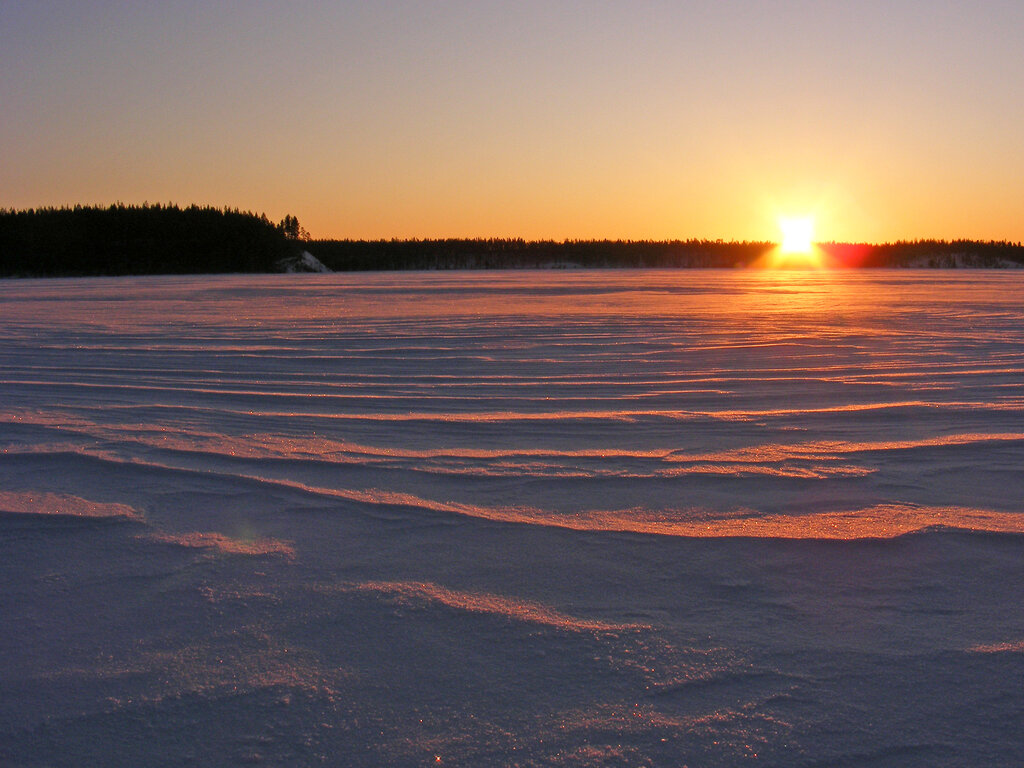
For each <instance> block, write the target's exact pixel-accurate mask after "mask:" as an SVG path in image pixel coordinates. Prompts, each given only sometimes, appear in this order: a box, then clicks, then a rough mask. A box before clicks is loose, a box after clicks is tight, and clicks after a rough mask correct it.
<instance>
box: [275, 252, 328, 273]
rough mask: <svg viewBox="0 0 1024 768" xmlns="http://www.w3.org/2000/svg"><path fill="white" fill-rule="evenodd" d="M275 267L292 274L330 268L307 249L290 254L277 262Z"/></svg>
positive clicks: (324, 270)
mask: <svg viewBox="0 0 1024 768" xmlns="http://www.w3.org/2000/svg"><path fill="white" fill-rule="evenodd" d="M277 269H278V271H280V272H285V273H287V274H294V273H296V272H330V271H331V270H330V269H328V268H327V266H326V265H325V264H324V263H323V262H322V261H320V259H318V258H317V257H316V256H314V255H313V254H312V253H310V252H309V251H303V252H302V254H301V255H299V256H290V257H288V258H286V259H281V260H280V261H279V262H277Z"/></svg>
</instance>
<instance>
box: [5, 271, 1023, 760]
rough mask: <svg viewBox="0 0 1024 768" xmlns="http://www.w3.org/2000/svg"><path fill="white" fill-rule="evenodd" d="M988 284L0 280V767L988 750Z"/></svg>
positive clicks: (1006, 360)
mask: <svg viewBox="0 0 1024 768" xmlns="http://www.w3.org/2000/svg"><path fill="white" fill-rule="evenodd" d="M1022 295H1024V276H1022V275H1013V274H1006V273H1003V274H999V273H996V272H987V273H986V272H970V271H963V272H958V273H952V272H938V271H930V272H928V273H914V272H912V271H901V272H899V273H896V272H891V271H876V272H872V271H857V272H856V273H832V272H827V271H820V272H815V273H800V272H787V273H785V274H777V273H769V272H759V273H756V274H754V273H748V272H745V271H737V272H735V273H733V272H723V271H717V272H714V273H704V272H701V271H699V270H697V271H686V272H685V273H680V272H658V271H630V272H619V271H609V272H602V271H599V270H598V271H588V272H585V273H573V274H564V273H559V272H544V273H537V272H522V273H513V272H508V273H499V274H495V273H488V272H479V273H458V274H453V273H401V274H398V273H392V274H334V275H290V276H269V275H268V276H220V277H204V278H195V277H181V276H174V277H162V278H150V277H143V278H130V279H114V278H103V279H90V280H77V279H68V280H59V281H31V280H21V281H0V338H2V339H3V343H2V344H0V489H2V490H0V584H2V585H3V589H0V617H2V618H0V691H2V695H0V764H2V765H8V764H10V765H18V766H26V767H31V768H36V767H41V766H72V765H74V766H77V765H93V764H95V765H110V766H135V765H154V766H164V765H165V766H178V765H187V764H203V765H212V766H229V765H241V764H265V765H295V766H314V765H324V764H327V765H331V764H338V763H344V764H345V765H351V766H379V765H389V766H421V765H431V764H432V765H437V764H441V765H453V766H491V765H516V764H518V765H523V766H547V765H561V766H584V765H586V766H591V765H598V766H600V765H606V766H612V765H648V766H654V765H702V766H729V767H730V768H731V766H736V765H746V764H750V765H761V764H764V765H779V766H781V765H787V766H788V765H794V766H811V765H853V766H859V765H880V766H897V765H898V766H904V765H907V766H925V765H928V766H932V765H935V766H944V767H945V768H948V767H950V766H953V767H957V768H959V767H961V766H962V767H963V768H968V767H969V768H974V767H975V766H978V765H1019V764H1024V737H1022V735H1021V732H1020V728H1019V727H1018V721H1019V701H1020V691H1021V690H1024V664H1022V658H1024V657H1022V655H1021V654H1022V643H1021V638H1024V600H1022V599H1021V594H1020V585H1021V584H1024V557H1022V556H1021V554H1022V552H1021V547H1022V546H1024V536H1022V535H1021V534H1024V502H1022V500H1024V472H1022V471H1021V469H1022V467H1024V308H1022V305H1021V302H1020V297H1021V296H1022Z"/></svg>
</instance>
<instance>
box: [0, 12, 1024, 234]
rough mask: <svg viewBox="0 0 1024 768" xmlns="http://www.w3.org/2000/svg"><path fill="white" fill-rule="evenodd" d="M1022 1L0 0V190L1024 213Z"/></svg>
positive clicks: (894, 215)
mask: <svg viewBox="0 0 1024 768" xmlns="http://www.w3.org/2000/svg"><path fill="white" fill-rule="evenodd" d="M1022 34H1024V3H1022V2H1020V1H1019V0H1001V1H996V0H993V1H990V2H984V0H982V1H975V2H944V1H943V0H930V1H929V2H917V1H916V0H915V1H913V2H911V1H909V0H886V1H884V2H882V1H876V0H859V1H857V2H854V1H852V0H851V1H850V2H829V0H813V1H808V2H795V1H794V2H789V1H784V0H746V1H744V2H740V1H738V0H710V1H708V2H683V1H681V0H677V1H676V2H645V1H644V0H632V1H631V2H601V1H600V0H593V1H591V2H560V1H559V0H545V1H543V2H534V1H533V0H518V1H517V2H508V3H497V2H487V0H472V1H467V2H461V1H460V2H448V1H446V0H434V1H432V2H388V0H379V1H376V0H374V1H370V0H367V1H366V2H339V1H338V0H334V1H333V2H316V1H313V0H308V1H305V2H304V1H301V0H299V1H292V2H284V1H283V0H263V1H261V0H247V1H246V2H241V1H239V2H227V1H225V2H216V1H215V0H204V1H203V2H193V1H192V0H175V2H154V1H152V0H131V1H130V2H114V1H113V0H91V2H88V3H82V2H50V1H49V0H0V207H6V208H12V207H13V208H26V207H39V206H61V205H73V204H75V203H82V204H104V205H105V204H109V203H112V202H115V201H121V202H125V203H142V202H145V201H148V202H161V203H164V202H174V203H178V204H180V205H187V204H191V203H198V204H209V205H215V206H218V207H222V206H229V207H232V208H240V209H242V210H252V211H255V212H265V213H266V214H267V215H268V216H269V217H270V218H272V219H274V220H278V219H280V218H282V217H283V216H284V215H285V214H286V213H289V214H292V215H295V216H297V217H298V219H299V221H300V222H301V224H302V225H303V226H304V227H305V228H306V229H307V230H309V232H310V233H311V235H312V236H314V237H320V238H369V239H376V238H392V237H396V238H411V237H420V238H432V237H523V238H526V239H549V238H550V239H555V240H562V239H567V238H568V239H592V238H611V239H674V238H679V239H688V238H709V239H718V238H722V239H725V240H773V241H777V240H778V239H779V238H780V232H779V228H778V220H779V218H780V217H787V216H788V217H799V216H813V217H814V220H815V237H816V239H818V240H820V241H831V240H835V241H847V242H884V241H894V240H901V239H916V238H942V239H954V238H972V239H982V240H1011V241H1018V240H1024V181H1022V180H1024V55H1022V54H1021V51H1020V46H1019V41H1020V40H1021V38H1022Z"/></svg>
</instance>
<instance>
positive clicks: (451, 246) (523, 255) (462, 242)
mask: <svg viewBox="0 0 1024 768" xmlns="http://www.w3.org/2000/svg"><path fill="white" fill-rule="evenodd" d="M776 247H777V246H776V244H775V243H771V242H760V241H758V242H747V241H742V242H737V241H723V240H697V239H691V240H565V241H554V240H533V241H531V240H522V239H518V238H508V239H447V240H445V239H441V240H310V241H307V242H306V243H305V248H306V249H307V250H308V251H310V252H311V253H312V254H313V255H314V256H316V257H317V258H318V259H320V261H322V262H323V263H324V264H325V265H326V266H327V267H329V268H330V269H332V270H335V271H353V270H391V269H528V268H544V267H548V268H551V267H554V268H558V267H584V268H587V267H592V268H593V267H604V268H645V267H646V268H708V267H751V266H757V265H758V264H759V263H762V262H764V261H765V259H766V257H767V256H768V255H769V254H770V253H771V252H772V251H773V250H774V249H775V248H776ZM818 248H819V249H820V250H821V252H822V253H823V254H824V256H825V262H826V263H828V264H830V265H833V266H840V267H911V266H917V267H944V268H948V267H956V266H969V267H1005V266H1012V265H1014V264H1019V265H1022V266H1024V247H1022V246H1021V244H1020V243H1019V242H1018V243H1011V242H1007V241H988V242H981V241H975V240H953V241H945V240H912V241H900V242H895V243H882V244H851V243H823V244H819V246H818Z"/></svg>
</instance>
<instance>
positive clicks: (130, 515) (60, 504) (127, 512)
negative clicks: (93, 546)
mask: <svg viewBox="0 0 1024 768" xmlns="http://www.w3.org/2000/svg"><path fill="white" fill-rule="evenodd" d="M0 514H13V515H25V516H39V517H45V518H51V519H71V520H126V521H141V520H142V515H140V514H139V513H138V512H137V511H136V510H134V509H132V508H131V507H129V506H128V505H126V504H111V503H108V502H101V501H90V500H89V499H83V498H80V497H78V496H71V495H69V494H65V493H46V492H41V493H35V492H32V491H0Z"/></svg>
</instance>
